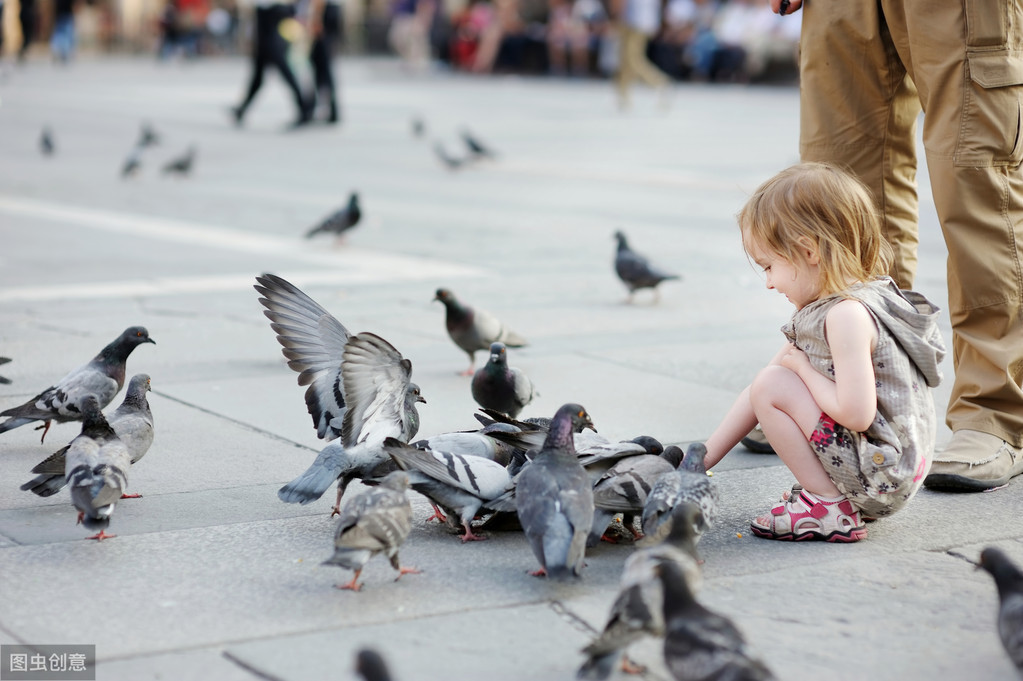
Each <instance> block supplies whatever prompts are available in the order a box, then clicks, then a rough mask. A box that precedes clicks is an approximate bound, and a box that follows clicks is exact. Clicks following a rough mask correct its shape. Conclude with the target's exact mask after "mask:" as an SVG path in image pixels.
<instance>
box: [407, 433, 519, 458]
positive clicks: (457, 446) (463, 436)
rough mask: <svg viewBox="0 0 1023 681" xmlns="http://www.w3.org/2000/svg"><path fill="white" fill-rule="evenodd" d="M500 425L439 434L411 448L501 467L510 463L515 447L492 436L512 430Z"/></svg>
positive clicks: (416, 443) (418, 441)
mask: <svg viewBox="0 0 1023 681" xmlns="http://www.w3.org/2000/svg"><path fill="white" fill-rule="evenodd" d="M512 427H513V426H508V425H505V424H502V423H497V424H493V425H490V426H487V427H486V428H482V429H481V430H467V431H460V432H455V433H439V434H437V435H432V436H430V437H428V438H423V439H421V440H416V441H415V442H413V443H412V446H413V447H417V448H419V449H434V450H440V451H444V452H450V453H451V454H463V455H468V456H480V457H483V458H484V459H490V460H491V461H496V462H497V463H499V464H501V465H502V466H507V465H508V464H509V463H510V462H511V458H512V454H514V453H515V447H513V446H512V445H510V444H507V443H505V442H503V441H501V440H499V439H497V438H496V437H494V436H493V433H495V432H506V431H505V429H506V428H512Z"/></svg>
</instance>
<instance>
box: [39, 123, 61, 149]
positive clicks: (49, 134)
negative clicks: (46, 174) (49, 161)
mask: <svg viewBox="0 0 1023 681" xmlns="http://www.w3.org/2000/svg"><path fill="white" fill-rule="evenodd" d="M56 150H57V145H56V143H55V142H54V140H53V130H51V129H50V126H48V125H47V126H45V127H44V128H43V132H42V133H41V134H40V135H39V151H41V152H42V154H43V156H53V153H54V152H55V151H56Z"/></svg>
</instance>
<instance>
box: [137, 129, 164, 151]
mask: <svg viewBox="0 0 1023 681" xmlns="http://www.w3.org/2000/svg"><path fill="white" fill-rule="evenodd" d="M159 143H160V135H158V134H157V132H156V130H154V129H153V126H152V125H151V124H149V123H143V124H142V129H141V130H140V131H139V141H138V142H137V143H136V147H138V148H139V149H145V148H146V147H155V146H156V145H158V144H159Z"/></svg>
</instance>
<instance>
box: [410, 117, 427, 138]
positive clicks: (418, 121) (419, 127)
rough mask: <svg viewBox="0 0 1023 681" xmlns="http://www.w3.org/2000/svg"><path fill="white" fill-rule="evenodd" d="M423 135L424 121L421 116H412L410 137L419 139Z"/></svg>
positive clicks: (424, 132)
mask: <svg viewBox="0 0 1023 681" xmlns="http://www.w3.org/2000/svg"><path fill="white" fill-rule="evenodd" d="M424 134H426V121H424V120H423V117H422V116H414V117H413V118H412V136H413V137H416V138H419V137H422V136H423V135H424Z"/></svg>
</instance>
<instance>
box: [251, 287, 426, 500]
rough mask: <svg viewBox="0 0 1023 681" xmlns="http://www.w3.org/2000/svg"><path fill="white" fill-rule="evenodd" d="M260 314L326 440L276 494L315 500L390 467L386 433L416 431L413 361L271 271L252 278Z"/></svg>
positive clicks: (402, 435) (402, 436) (406, 436)
mask: <svg viewBox="0 0 1023 681" xmlns="http://www.w3.org/2000/svg"><path fill="white" fill-rule="evenodd" d="M256 281H257V282H258V283H257V284H256V286H255V287H254V288H255V289H256V291H258V292H259V293H260V294H262V297H261V298H260V299H259V302H260V303H261V304H262V305H263V307H265V308H266V310H264V312H263V314H265V315H266V317H267V318H268V319H270V321H271V325H270V326H271V328H272V329H273V330H274V331H275V332H276V333H277V340H278V341H279V342H280V344H281V345H282V346H283V348H284V349H283V350H282V352H283V353H284V356H285V357H287V358H288V360H289V361H288V366H289V367H291V368H292V369H294V370H295V371H298V372H300V374H299V378H298V383H299V385H309V389H308V390H307V391H306V396H305V399H306V406H307V407H308V408H309V413H310V414H311V415H312V417H313V423H314V425H315V426H316V431H317V435H318V436H319V437H320V438H321V439H325V440H333V439H335V438H337V437H339V436H340V438H341V441H340V442H331V443H330V444H328V445H327V446H326V447H324V448H323V450H321V451H320V453H319V455H318V456H317V457H316V460H315V461H314V462H313V464H312V465H311V466H310V467H309V468H308V469H307V470H306V471H305V472H304V473H303V474H302V475H300V476H299V477H297V478H296V479H294V480H292V481H291V482H289V483H288V484H287V485H285V486H284V487H282V488H281V489H280V490H279V491H278V492H277V496H278V497H280V499H281V500H282V501H284V502H286V503H289V504H290V503H299V504H308V503H311V502H313V501H315V500H316V499H319V498H320V497H321V496H322V495H323V493H324V492H325V491H326V490H327V488H328V487H330V485H331V483H333V482H334V481H335V480H336V481H338V492H337V501H336V503H335V504H334V506H333V512H334V513H337V512H339V507H340V503H341V496H342V495H343V494H344V491H345V488H346V487H347V486H348V484H349V483H350V482H351V481H352V480H354V479H356V478H364V477H374V476H377V475H381V474H383V473H385V472H387V470H388V469H390V468H391V467H392V466H393V464H392V463H391V459H390V458H389V457H388V456H387V454H386V453H385V452H384V451H383V448H382V444H383V441H384V440H385V439H386V438H388V437H393V438H397V439H398V440H400V441H401V442H408V441H409V440H410V439H411V438H412V437H413V436H414V435H415V434H416V433H417V432H418V431H419V412H418V410H417V409H416V403H417V402H423V403H425V402H426V400H424V399H423V397H422V396H421V395H420V392H419V386H418V385H416V384H415V383H412V381H411V378H412V363H411V362H410V361H409V360H407V359H405V358H404V357H402V355H401V353H400V352H398V351H397V350H396V349H395V348H394V346H393V345H391V344H390V343H388V342H387V341H386V340H384V339H383V338H381V337H380V336H377V335H376V334H372V333H365V332H364V333H359V334H349V332H348V329H346V328H345V327H344V326H343V325H342V324H341V322H339V321H338V320H337V319H335V318H334V316H333V315H331V314H330V313H329V312H327V311H326V310H324V309H323V307H321V306H320V305H319V304H318V303H316V302H315V301H314V300H313V299H312V298H310V297H309V296H308V295H306V294H305V293H303V292H302V291H301V290H299V289H298V288H297V287H295V286H294V285H293V284H291V283H290V282H288V281H286V280H285V279H282V278H280V277H277V276H275V275H272V274H264V275H262V276H260V277H256Z"/></svg>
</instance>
